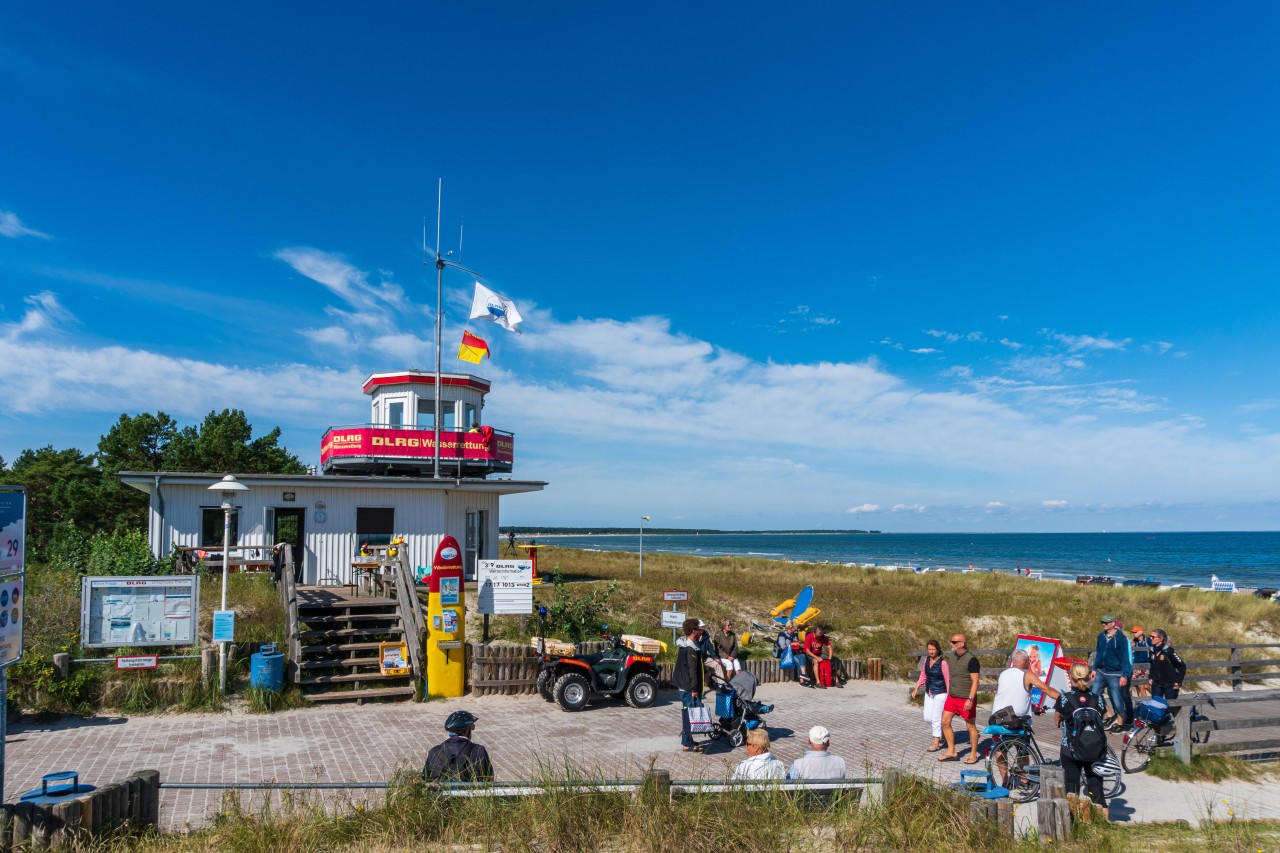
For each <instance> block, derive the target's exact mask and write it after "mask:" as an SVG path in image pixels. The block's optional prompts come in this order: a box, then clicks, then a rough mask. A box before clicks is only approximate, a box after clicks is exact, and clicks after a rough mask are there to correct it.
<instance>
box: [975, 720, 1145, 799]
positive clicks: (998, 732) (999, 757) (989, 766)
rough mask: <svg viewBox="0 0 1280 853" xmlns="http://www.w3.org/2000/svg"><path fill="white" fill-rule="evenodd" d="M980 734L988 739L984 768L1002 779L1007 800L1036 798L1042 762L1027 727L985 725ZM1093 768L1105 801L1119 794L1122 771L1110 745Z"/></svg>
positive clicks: (993, 777)
mask: <svg viewBox="0 0 1280 853" xmlns="http://www.w3.org/2000/svg"><path fill="white" fill-rule="evenodd" d="M982 733H983V734H985V735H990V736H991V741H992V743H991V747H990V748H989V749H988V751H987V763H986V770H987V772H988V773H990V774H991V778H992V779H993V780H995V779H1000V780H1002V781H1001V787H1003V788H1006V789H1008V791H1009V799H1011V800H1013V801H1014V802H1015V803H1026V802H1030V801H1031V800H1034V799H1035V798H1036V797H1038V796H1039V795H1040V768H1041V766H1043V765H1044V764H1045V763H1046V762H1045V760H1044V755H1043V754H1042V753H1041V752H1040V745H1039V744H1038V743H1036V733H1035V732H1034V731H1033V730H1032V729H1031V726H1030V725H1028V726H1027V727H1026V728H1025V729H1008V728H1005V727H1004V726H987V727H986V728H984V729H983V730H982ZM1093 770H1094V772H1095V773H1097V774H1098V775H1099V776H1101V777H1102V785H1103V790H1102V793H1103V796H1105V797H1106V798H1107V799H1108V800H1109V799H1111V798H1112V797H1114V796H1116V795H1117V794H1119V793H1120V789H1121V787H1122V785H1123V782H1124V773H1123V771H1122V768H1121V761H1120V757H1119V756H1117V755H1116V751H1115V749H1114V748H1113V747H1112V746H1111V745H1110V744H1108V745H1107V755H1106V757H1105V758H1102V759H1100V760H1098V761H1095V762H1094V764H1093ZM997 773H998V774H999V775H997Z"/></svg>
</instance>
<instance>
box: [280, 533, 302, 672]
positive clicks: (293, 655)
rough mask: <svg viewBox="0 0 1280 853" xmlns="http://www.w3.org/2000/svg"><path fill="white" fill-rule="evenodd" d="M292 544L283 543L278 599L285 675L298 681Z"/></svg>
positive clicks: (299, 645)
mask: <svg viewBox="0 0 1280 853" xmlns="http://www.w3.org/2000/svg"><path fill="white" fill-rule="evenodd" d="M293 572H294V563H293V546H292V545H285V546H284V552H283V553H282V554H281V560H280V583H279V584H278V585H277V586H276V589H278V590H279V592H280V601H281V603H282V604H284V632H285V638H286V639H285V644H286V646H287V648H288V652H289V653H288V655H287V656H286V658H285V676H286V678H287V679H288V680H289V681H291V682H293V683H294V684H297V683H298V661H299V659H301V657H302V640H301V639H300V638H299V637H298V584H297V582H296V581H295V580H294V577H293Z"/></svg>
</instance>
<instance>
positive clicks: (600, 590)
mask: <svg viewBox="0 0 1280 853" xmlns="http://www.w3.org/2000/svg"><path fill="white" fill-rule="evenodd" d="M551 585H552V592H551V603H550V604H549V605H547V632H548V633H550V634H553V635H555V636H560V635H564V636H565V637H566V638H567V639H570V640H572V641H574V642H575V643H576V642H581V641H582V640H587V639H595V638H596V637H598V636H599V634H600V625H601V624H602V623H605V622H608V621H609V598H610V597H611V596H612V595H613V593H614V592H615V591H616V590H617V588H618V582H617V581H610V582H609V583H608V584H606V585H605V586H603V587H596V588H595V589H593V590H591V591H590V592H587V593H583V594H581V595H577V596H574V595H571V594H570V593H569V590H568V588H567V587H566V586H565V582H564V578H563V577H562V576H561V575H560V574H558V573H557V574H555V575H553V576H552V579H551Z"/></svg>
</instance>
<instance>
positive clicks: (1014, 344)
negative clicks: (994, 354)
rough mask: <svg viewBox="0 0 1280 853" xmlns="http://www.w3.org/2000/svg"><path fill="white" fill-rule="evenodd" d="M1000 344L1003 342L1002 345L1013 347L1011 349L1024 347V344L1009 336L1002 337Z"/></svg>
mask: <svg viewBox="0 0 1280 853" xmlns="http://www.w3.org/2000/svg"><path fill="white" fill-rule="evenodd" d="M1000 344H1001V345H1002V346H1006V347H1008V348H1009V349H1011V350H1020V349H1022V346H1023V345H1022V344H1020V343H1018V342H1017V341H1011V340H1009V339H1008V338H1001V339H1000Z"/></svg>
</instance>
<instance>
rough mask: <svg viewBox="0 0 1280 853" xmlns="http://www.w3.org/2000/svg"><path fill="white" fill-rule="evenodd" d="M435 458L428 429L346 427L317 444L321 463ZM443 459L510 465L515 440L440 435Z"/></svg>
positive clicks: (495, 435) (484, 434)
mask: <svg viewBox="0 0 1280 853" xmlns="http://www.w3.org/2000/svg"><path fill="white" fill-rule="evenodd" d="M434 455H435V433H434V432H433V431H432V430H427V429H393V428H391V427H346V428H343V429H331V430H329V432H328V433H326V434H325V437H324V440H323V442H321V444H320V464H321V465H323V464H324V463H326V462H327V461H329V460H330V459H340V458H343V457H359V458H365V457H374V458H377V457H386V458H397V459H421V458H425V457H428V456H434ZM440 456H441V458H444V459H488V460H492V461H494V462H512V461H513V460H514V459H515V437H514V436H511V435H505V434H502V433H499V432H495V431H494V430H492V429H487V428H486V429H483V430H481V431H479V432H444V431H441V433H440Z"/></svg>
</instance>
